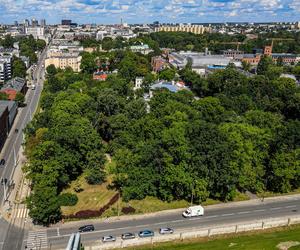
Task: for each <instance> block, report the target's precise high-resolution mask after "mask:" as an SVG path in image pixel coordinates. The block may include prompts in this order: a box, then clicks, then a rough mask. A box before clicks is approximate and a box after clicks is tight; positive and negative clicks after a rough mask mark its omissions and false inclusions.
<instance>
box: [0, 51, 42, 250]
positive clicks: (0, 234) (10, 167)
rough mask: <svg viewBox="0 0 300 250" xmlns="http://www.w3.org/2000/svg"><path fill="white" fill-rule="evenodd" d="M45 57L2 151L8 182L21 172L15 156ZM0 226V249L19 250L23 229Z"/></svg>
mask: <svg viewBox="0 0 300 250" xmlns="http://www.w3.org/2000/svg"><path fill="white" fill-rule="evenodd" d="M45 56H46V51H44V52H43V53H42V54H41V56H40V60H39V62H38V65H37V68H36V71H35V73H34V77H35V79H36V89H35V90H32V89H31V88H29V89H28V92H27V95H26V104H27V105H26V106H25V107H23V108H19V109H18V115H17V117H16V119H15V121H14V124H13V127H12V129H11V131H10V133H9V136H8V138H7V140H6V143H5V145H4V148H3V149H2V152H1V156H0V157H1V159H2V158H3V159H5V161H6V163H5V166H4V167H1V168H0V176H1V178H7V179H8V180H11V179H13V175H14V172H15V171H21V167H20V164H19V165H18V164H17V161H18V159H17V155H18V152H19V150H20V148H21V145H22V143H23V133H22V130H23V129H24V128H25V127H26V126H27V124H28V123H29V122H30V121H31V120H32V117H33V115H34V112H35V111H36V108H37V106H38V103H39V98H40V95H41V92H42V89H43V85H42V83H43V81H41V80H40V77H41V76H42V74H43V71H44V68H43V67H42V65H43V64H44V60H45ZM15 129H18V130H19V132H18V133H15ZM16 186H17V185H16ZM0 188H1V189H0V202H1V204H3V201H4V189H3V186H0ZM10 199H12V198H10ZM0 226H1V230H0V249H21V246H22V243H23V238H24V234H25V231H24V227H23V228H22V227H16V226H15V225H14V224H13V223H10V224H9V223H7V222H6V221H5V220H3V219H0Z"/></svg>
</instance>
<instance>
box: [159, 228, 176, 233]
mask: <svg viewBox="0 0 300 250" xmlns="http://www.w3.org/2000/svg"><path fill="white" fill-rule="evenodd" d="M159 233H160V234H172V233H174V230H173V229H172V228H169V227H163V228H160V229H159Z"/></svg>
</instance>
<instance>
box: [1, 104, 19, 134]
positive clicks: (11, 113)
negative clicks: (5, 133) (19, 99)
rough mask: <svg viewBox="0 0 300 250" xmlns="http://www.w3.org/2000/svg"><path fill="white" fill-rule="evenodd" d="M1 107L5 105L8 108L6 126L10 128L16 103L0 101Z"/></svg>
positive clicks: (16, 109) (15, 111) (16, 106)
mask: <svg viewBox="0 0 300 250" xmlns="http://www.w3.org/2000/svg"><path fill="white" fill-rule="evenodd" d="M1 107H2V108H5V107H7V109H8V113H9V114H8V128H9V129H11V127H12V125H13V123H14V120H15V117H16V115H17V112H18V105H17V103H16V102H15V101H0V108H1Z"/></svg>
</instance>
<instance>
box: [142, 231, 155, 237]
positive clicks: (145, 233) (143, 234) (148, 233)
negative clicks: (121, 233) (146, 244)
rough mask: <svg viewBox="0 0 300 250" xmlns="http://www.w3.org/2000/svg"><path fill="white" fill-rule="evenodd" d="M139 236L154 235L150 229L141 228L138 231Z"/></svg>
mask: <svg viewBox="0 0 300 250" xmlns="http://www.w3.org/2000/svg"><path fill="white" fill-rule="evenodd" d="M139 236H140V237H141V238H144V237H153V236H154V232H153V231H151V230H143V231H140V232H139Z"/></svg>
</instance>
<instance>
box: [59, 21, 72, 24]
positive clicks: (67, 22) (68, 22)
mask: <svg viewBox="0 0 300 250" xmlns="http://www.w3.org/2000/svg"><path fill="white" fill-rule="evenodd" d="M71 23H72V20H61V24H62V25H71Z"/></svg>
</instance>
